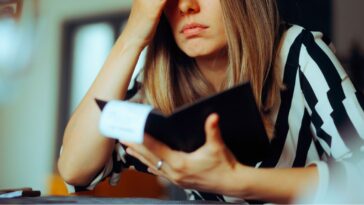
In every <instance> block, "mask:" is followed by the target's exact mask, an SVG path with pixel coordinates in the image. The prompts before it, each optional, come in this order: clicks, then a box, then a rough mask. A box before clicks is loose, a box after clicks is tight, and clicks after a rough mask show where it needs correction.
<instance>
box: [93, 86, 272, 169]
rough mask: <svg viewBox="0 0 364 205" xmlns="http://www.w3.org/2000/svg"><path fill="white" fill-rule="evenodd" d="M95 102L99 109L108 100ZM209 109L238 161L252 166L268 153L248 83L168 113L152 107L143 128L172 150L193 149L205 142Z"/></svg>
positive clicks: (263, 130)
mask: <svg viewBox="0 0 364 205" xmlns="http://www.w3.org/2000/svg"><path fill="white" fill-rule="evenodd" d="M96 102H97V104H98V105H99V107H100V109H102V108H103V107H104V105H105V104H106V103H107V102H105V101H100V100H96ZM212 113H217V114H218V115H219V127H220V130H221V135H222V138H223V140H224V142H225V144H226V146H227V147H228V148H229V149H230V151H231V152H232V153H233V154H234V156H235V157H236V159H237V160H238V161H239V162H241V163H243V164H245V165H250V166H255V165H256V164H257V163H258V162H260V161H263V160H264V158H265V157H266V156H267V155H268V154H269V152H270V142H269V139H268V137H267V134H266V132H265V128H264V125H263V122H262V119H261V117H260V113H259V111H258V108H257V106H256V103H255V100H254V96H253V93H252V89H251V86H250V84H249V83H245V84H241V85H238V86H236V87H233V88H230V89H228V90H225V91H223V92H221V93H218V94H216V95H212V96H208V97H205V98H202V99H200V100H198V101H196V102H194V103H192V104H188V105H185V106H182V107H180V108H178V109H176V110H175V111H174V112H173V113H172V114H171V115H168V116H165V115H163V114H162V113H161V112H159V111H158V110H156V109H154V110H153V111H151V112H150V113H149V114H148V117H147V120H146V123H145V132H146V133H148V134H150V135H152V136H153V137H154V138H156V139H157V140H159V141H161V142H163V143H165V144H166V145H168V146H169V147H171V148H172V149H174V150H179V151H184V152H193V151H195V150H196V149H198V148H199V147H201V146H202V145H203V144H204V143H205V129H204V127H205V121H206V119H207V117H208V116H209V115H210V114H212Z"/></svg>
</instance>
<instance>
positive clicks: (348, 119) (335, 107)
mask: <svg viewBox="0 0 364 205" xmlns="http://www.w3.org/2000/svg"><path fill="white" fill-rule="evenodd" d="M323 39H324V38H323V35H322V33H320V32H310V31H307V30H306V29H304V28H302V27H300V26H297V25H294V26H291V27H290V28H289V29H288V30H287V31H286V32H285V33H284V34H283V36H282V49H281V52H280V54H279V55H278V57H277V58H278V59H277V62H276V66H277V69H281V70H282V71H283V72H282V80H283V83H284V85H285V88H286V89H284V90H282V91H281V97H280V103H279V106H277V108H276V109H275V111H274V115H273V118H274V121H275V129H276V130H275V137H274V138H273V139H272V141H271V145H272V150H273V151H272V155H271V156H270V157H268V158H267V159H266V160H264V161H263V162H261V163H259V164H258V165H257V167H276V168H289V167H305V166H308V165H311V164H315V165H316V166H317V168H318V172H319V185H318V189H317V193H316V201H317V202H327V201H325V200H326V199H327V197H332V196H328V194H336V193H338V194H341V193H345V194H347V195H348V196H349V195H350V193H349V192H350V190H354V189H355V187H359V186H364V112H363V109H364V98H363V96H362V95H361V94H360V93H359V92H357V91H356V90H355V88H354V86H353V85H352V83H351V81H350V79H349V78H348V76H347V74H346V73H345V71H344V69H343V68H342V66H341V65H340V63H339V61H338V60H337V58H336V57H335V55H334V53H333V51H332V50H331V49H330V47H329V46H328V44H327V42H326V43H325V42H324V40H323ZM131 165H133V166H135V167H136V169H137V170H140V171H146V167H145V166H144V165H143V164H141V163H140V162H138V161H137V160H135V159H134V158H133V157H131V156H129V155H127V154H126V153H125V150H124V148H123V147H122V146H121V145H120V144H119V143H116V144H115V150H114V152H113V155H112V158H110V160H109V162H108V163H107V165H106V166H105V167H104V168H103V170H102V171H101V172H100V173H99V174H98V175H97V176H96V177H95V179H94V180H93V181H92V182H91V183H90V184H89V185H87V186H84V187H73V186H68V188H69V191H71V192H75V191H76V192H77V191H81V190H91V189H93V188H94V187H95V185H97V184H98V183H99V182H100V181H102V180H103V179H105V178H106V177H110V183H111V184H116V183H118V181H119V176H120V172H121V171H122V170H123V169H126V168H128V167H129V166H131ZM237 183H238V182H237ZM241 183H244V182H241ZM362 190H363V189H362ZM186 193H187V195H188V199H190V200H219V201H226V202H237V201H243V200H242V199H237V198H232V197H227V196H222V195H217V194H209V193H202V192H198V191H196V190H186Z"/></svg>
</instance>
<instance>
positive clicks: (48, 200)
mask: <svg viewBox="0 0 364 205" xmlns="http://www.w3.org/2000/svg"><path fill="white" fill-rule="evenodd" d="M0 204H226V203H223V202H217V201H173V200H160V199H152V198H107V197H90V196H65V197H64V196H41V197H19V198H12V199H0Z"/></svg>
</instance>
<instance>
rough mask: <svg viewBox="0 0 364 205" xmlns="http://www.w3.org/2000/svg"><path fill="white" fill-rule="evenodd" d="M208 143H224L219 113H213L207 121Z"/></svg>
mask: <svg viewBox="0 0 364 205" xmlns="http://www.w3.org/2000/svg"><path fill="white" fill-rule="evenodd" d="M205 133H206V143H212V144H220V146H221V144H224V142H223V140H222V138H221V131H220V127H219V115H218V114H216V113H213V114H211V115H209V116H208V117H207V119H206V121H205Z"/></svg>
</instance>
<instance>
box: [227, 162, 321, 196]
mask: <svg viewBox="0 0 364 205" xmlns="http://www.w3.org/2000/svg"><path fill="white" fill-rule="evenodd" d="M233 176H234V177H231V180H230V181H229V180H227V183H230V185H229V184H227V185H226V187H230V188H232V189H230V190H228V189H226V191H227V192H226V194H228V195H233V196H236V197H241V198H244V199H255V200H263V201H267V202H273V203H292V202H295V201H296V200H305V201H307V200H308V201H309V200H312V199H313V195H314V193H315V192H316V187H317V184H318V180H319V179H318V171H317V168H316V167H315V166H312V167H306V168H284V169H283V168H282V169H280V168H271V169H269V168H259V169H256V168H251V167H246V166H243V165H239V166H237V167H236V170H235V173H234V174H233Z"/></svg>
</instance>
